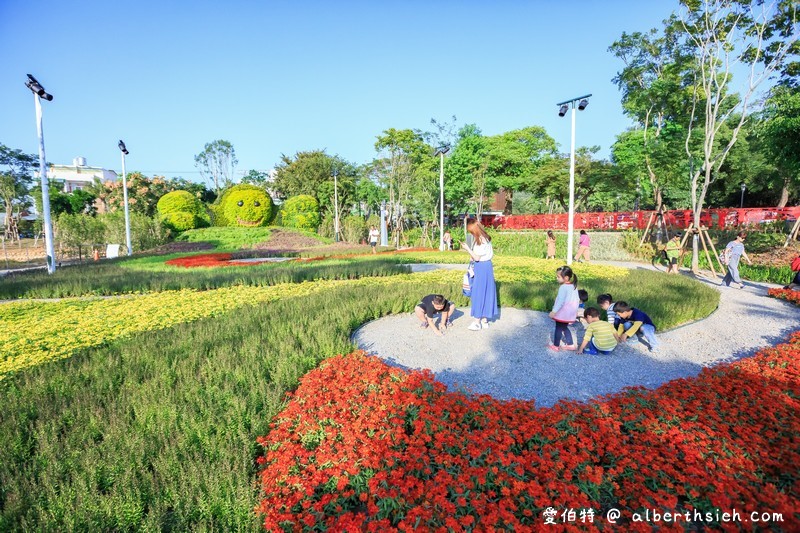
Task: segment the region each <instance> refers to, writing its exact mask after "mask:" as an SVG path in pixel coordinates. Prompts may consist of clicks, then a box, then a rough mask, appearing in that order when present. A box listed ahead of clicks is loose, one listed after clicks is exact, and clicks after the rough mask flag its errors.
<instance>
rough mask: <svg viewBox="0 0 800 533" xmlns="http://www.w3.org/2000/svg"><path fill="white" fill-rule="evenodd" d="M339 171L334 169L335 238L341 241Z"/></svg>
mask: <svg viewBox="0 0 800 533" xmlns="http://www.w3.org/2000/svg"><path fill="white" fill-rule="evenodd" d="M338 176H339V171H338V170H336V169H333V210H334V211H333V240H334V241H336V242H339V179H338Z"/></svg>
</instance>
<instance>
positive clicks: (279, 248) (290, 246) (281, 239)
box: [253, 229, 324, 253]
mask: <svg viewBox="0 0 800 533" xmlns="http://www.w3.org/2000/svg"><path fill="white" fill-rule="evenodd" d="M322 244H324V243H323V242H322V241H320V240H319V239H315V238H314V237H309V236H307V235H303V234H301V233H295V232H294V231H287V230H282V229H274V230H272V232H271V233H270V236H269V240H267V241H266V242H262V243H259V244H255V245H253V249H254V250H265V251H268V252H273V253H274V252H298V251H300V250H305V249H306V248H313V247H315V246H320V245H322Z"/></svg>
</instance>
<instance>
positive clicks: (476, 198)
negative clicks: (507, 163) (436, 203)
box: [444, 124, 489, 214]
mask: <svg viewBox="0 0 800 533" xmlns="http://www.w3.org/2000/svg"><path fill="white" fill-rule="evenodd" d="M486 144H487V143H486V137H484V136H483V135H481V130H480V129H479V128H478V127H477V126H476V125H475V124H467V125H466V126H464V127H462V128H461V129H460V130H459V131H458V134H457V135H456V144H455V147H454V148H453V150H452V153H451V154H450V157H448V158H447V159H446V161H445V172H444V180H445V181H444V184H445V187H444V194H445V200H446V201H447V203H448V204H450V206H451V209H452V211H453V212H455V213H464V212H467V211H475V213H477V214H480V213H481V212H482V211H483V206H484V205H485V201H486V195H487V191H486V174H487V169H488V166H489V159H488V155H489V152H488V149H487V146H486Z"/></svg>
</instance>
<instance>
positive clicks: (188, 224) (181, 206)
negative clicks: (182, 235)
mask: <svg viewBox="0 0 800 533" xmlns="http://www.w3.org/2000/svg"><path fill="white" fill-rule="evenodd" d="M156 209H157V210H158V216H159V219H160V220H161V222H162V223H163V224H164V225H165V226H166V227H168V228H169V229H171V230H172V231H177V232H180V231H186V230H187V229H195V228H205V227H207V226H209V225H211V219H210V217H209V216H208V213H207V212H206V208H205V206H204V205H203V202H201V201H200V199H199V198H197V197H196V196H195V195H193V194H192V193H190V192H189V191H172V192H168V193H167V194H165V195H164V196H162V197H161V199H160V200H159V201H158V203H157V204H156Z"/></svg>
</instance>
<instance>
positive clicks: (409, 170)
mask: <svg viewBox="0 0 800 533" xmlns="http://www.w3.org/2000/svg"><path fill="white" fill-rule="evenodd" d="M375 150H376V151H377V152H378V153H379V155H380V156H382V157H379V158H378V159H377V160H375V161H374V162H373V169H374V172H375V173H376V174H378V175H379V176H380V180H381V182H382V183H383V184H385V186H386V187H387V188H388V193H389V205H388V211H389V219H390V220H391V221H392V222H393V230H394V236H393V238H394V241H395V245H396V246H398V245H399V243H400V234H401V232H402V231H403V226H404V225H405V223H406V220H407V218H408V212H409V209H410V208H411V207H412V205H411V204H412V194H413V196H416V199H417V200H422V201H423V203H424V198H422V195H424V194H425V193H426V192H427V196H428V198H430V197H432V194H431V188H432V187H434V184H433V180H432V179H429V180H427V182H426V181H425V180H424V179H423V178H424V176H425V175H428V176H430V173H431V171H432V169H433V168H434V166H435V158H434V157H433V153H434V150H433V148H432V147H431V146H430V145H428V144H427V143H426V142H425V139H424V136H423V134H422V133H421V132H420V131H418V130H409V129H404V130H398V129H395V128H389V129H387V130H384V131H383V133H382V134H381V135H379V136H378V138H377V141H376V142H375ZM436 185H438V183H436ZM415 186H416V187H417V190H416V191H415V190H414V187H415ZM420 187H421V188H422V190H419V188H420ZM434 190H435V189H434Z"/></svg>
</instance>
